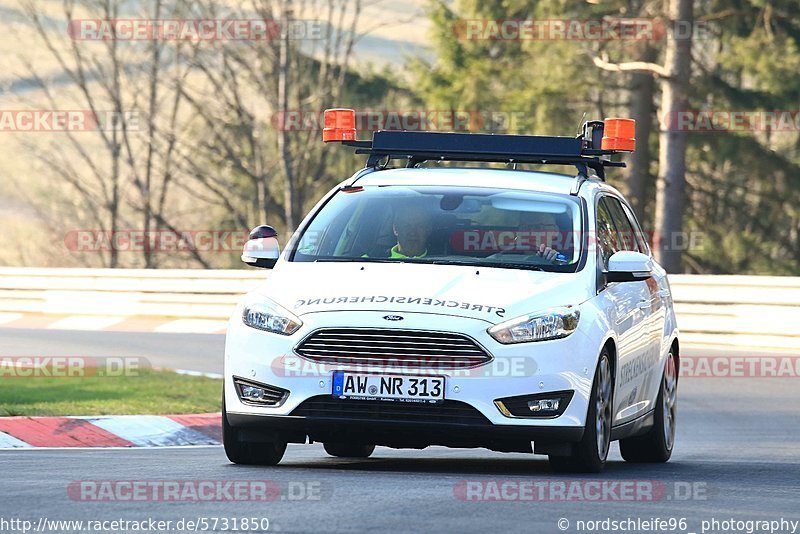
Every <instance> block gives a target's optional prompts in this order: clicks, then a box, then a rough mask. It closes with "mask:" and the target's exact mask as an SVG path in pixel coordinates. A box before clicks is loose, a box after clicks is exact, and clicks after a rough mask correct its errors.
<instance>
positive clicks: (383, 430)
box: [227, 401, 584, 452]
mask: <svg viewBox="0 0 800 534" xmlns="http://www.w3.org/2000/svg"><path fill="white" fill-rule="evenodd" d="M353 402H359V401H353ZM227 418H228V423H229V424H230V425H231V426H235V427H238V428H239V431H240V436H241V437H242V439H245V440H248V441H254V442H258V441H264V442H276V441H278V442H281V441H282V442H287V443H306V442H307V441H320V442H327V441H330V442H353V443H369V444H374V445H382V446H385V447H394V448H412V449H422V448H425V447H427V446H430V445H442V446H445V447H458V448H474V447H486V448H488V449H492V450H496V451H502V452H531V442H533V441H535V442H537V447H539V445H540V442H544V444H547V443H551V442H553V443H571V442H577V441H580V439H581V438H582V437H583V432H584V429H583V428H582V427H569V426H567V427H564V426H560V427H556V426H547V427H532V426H519V425H493V424H491V423H488V422H487V424H461V423H434V422H427V421H422V422H421V421H386V420H381V419H373V420H369V419H352V418H346V419H343V418H335V417H299V416H282V415H249V414H235V413H228V414H227Z"/></svg>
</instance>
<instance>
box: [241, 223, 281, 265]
mask: <svg viewBox="0 0 800 534" xmlns="http://www.w3.org/2000/svg"><path fill="white" fill-rule="evenodd" d="M280 255H281V247H280V244H279V243H278V232H276V231H275V228H273V227H271V226H267V225H265V224H264V225H261V226H256V227H255V228H253V230H252V231H251V232H250V235H249V236H248V238H247V243H245V244H244V250H243V251H242V261H243V262H245V263H246V264H247V265H252V266H253V267H263V268H265V269H272V268H273V267H275V263H276V262H277V261H278V258H279V257H280Z"/></svg>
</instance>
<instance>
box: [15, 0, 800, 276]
mask: <svg viewBox="0 0 800 534" xmlns="http://www.w3.org/2000/svg"><path fill="white" fill-rule="evenodd" d="M6 1H7V0H6ZM669 1H670V0H663V1H648V0H626V1H622V0H609V1H606V0H603V1H599V0H593V1H592V2H584V1H577V0H551V1H533V0H453V1H443V0H433V1H429V0H419V1H417V2H402V1H396V2H395V1H389V0H385V1H384V2H373V3H364V4H362V2H360V1H359V0H350V1H342V0H295V1H291V2H289V1H284V0H231V1H224V0H201V1H197V0H194V1H190V0H169V1H164V0H145V1H143V2H138V3H129V2H123V1H121V0H67V1H66V2H43V1H36V0H26V1H24V2H23V3H16V2H13V3H12V4H10V5H8V6H5V11H6V12H8V13H10V15H9V16H8V17H6V18H7V22H6V24H7V25H9V26H10V27H9V32H10V33H9V35H14V36H15V37H13V40H14V43H11V42H9V41H10V40H11V39H12V38H8V39H6V40H5V41H3V47H4V50H3V52H4V53H5V56H4V57H5V59H4V60H3V61H4V62H5V63H6V65H5V67H6V68H5V69H4V71H5V72H6V74H5V81H4V83H3V86H2V92H1V93H0V102H2V108H3V109H27V108H33V109H36V108H39V109H86V108H88V107H94V108H96V109H100V110H112V111H120V112H130V111H135V113H136V118H137V123H136V124H131V125H129V127H128V128H126V129H123V131H121V132H114V134H115V135H111V134H109V132H104V133H99V132H83V133H72V134H63V133H62V134H56V133H52V134H36V135H34V134H25V133H14V134H11V133H8V132H4V133H3V134H1V135H2V136H3V138H2V139H0V144H1V145H2V147H3V149H4V151H5V152H6V153H7V154H9V155H10V157H8V158H4V162H3V163H0V165H2V166H3V167H0V168H3V170H4V175H5V177H6V180H4V183H3V185H2V186H0V195H1V196H0V222H2V223H3V224H4V226H5V228H6V229H7V230H8V231H7V232H5V235H4V237H3V243H4V245H6V246H4V247H3V251H2V253H0V264H5V265H27V266H97V267H99V266H113V267H153V268H156V267H208V268H211V267H221V268H231V267H234V268H235V267H239V266H240V264H239V261H238V251H227V252H225V253H221V252H219V251H209V252H204V251H201V252H196V253H190V252H182V253H176V254H163V253H147V252H139V253H134V252H131V253H120V254H112V253H110V252H107V251H105V252H100V253H98V252H83V253H80V252H75V251H71V250H68V247H66V246H62V243H63V236H64V235H65V234H66V233H67V232H68V231H70V230H74V229H112V228H114V229H148V230H156V231H162V230H192V229H203V230H209V229H214V230H231V231H246V230H247V229H248V228H250V227H252V226H256V225H258V224H262V223H268V224H272V225H274V226H276V227H277V228H278V229H279V231H281V232H283V233H284V234H287V233H288V232H290V231H291V230H292V229H293V228H294V227H296V225H297V224H298V223H299V221H300V220H301V218H302V216H303V215H304V214H305V213H307V211H308V210H309V209H310V208H311V207H312V206H313V205H314V204H315V203H316V201H317V200H318V199H319V198H320V197H321V196H322V195H323V194H324V193H325V192H326V191H327V190H328V189H329V188H330V187H332V186H334V185H335V184H336V183H338V182H339V181H341V180H342V179H344V178H346V177H348V176H349V175H350V174H352V172H354V171H355V170H356V169H357V168H358V167H360V166H362V165H363V160H362V158H361V157H356V156H354V155H352V153H351V151H349V150H345V149H337V148H336V147H327V148H326V147H324V145H322V143H321V142H320V132H319V129H318V128H317V125H318V123H319V118H320V117H321V112H322V110H324V109H325V108H327V107H352V108H356V109H359V110H376V111H380V110H384V111H385V110H391V111H403V110H440V111H444V110H453V111H479V112H484V113H505V114H506V115H505V116H506V117H513V119H514V120H511V121H509V122H507V123H506V124H505V126H504V128H505V130H504V131H508V132H510V133H536V134H547V135H569V136H572V135H575V134H577V132H578V129H579V126H580V124H581V122H582V120H583V118H584V116H585V118H587V119H593V118H602V117H613V116H623V117H624V116H633V117H635V118H637V120H638V121H639V122H640V123H641V124H643V125H646V124H647V122H648V121H650V123H651V124H650V125H649V126H647V127H646V128H645V131H644V135H643V136H640V138H639V139H638V147H639V150H638V152H637V154H636V156H626V159H628V160H629V161H628V162H629V163H630V165H629V168H628V169H626V170H614V171H612V172H610V173H609V181H610V182H611V183H612V184H613V185H615V186H617V187H618V188H619V189H621V190H622V191H623V192H624V193H626V194H628V196H629V199H630V201H631V202H632V204H633V205H634V208H635V210H636V211H637V214H638V215H639V217H640V219H641V221H642V224H643V226H644V227H645V228H646V229H647V230H648V231H651V230H652V229H653V228H654V224H655V220H654V212H655V202H656V180H657V176H658V175H659V168H658V166H659V162H658V150H659V147H658V144H659V125H660V123H661V121H662V119H663V117H659V109H660V98H661V89H660V80H659V76H658V75H657V74H654V73H652V72H647V71H646V70H642V71H621V72H618V71H614V70H610V69H609V68H608V65H615V64H620V63H625V62H645V63H647V64H656V65H658V64H662V63H663V62H664V61H665V58H664V55H665V39H650V40H600V41H592V40H498V39H468V38H465V37H464V31H465V30H464V24H465V21H469V20H483V21H491V20H503V19H523V20H527V19H537V20H544V19H550V20H567V19H578V20H590V19H591V20H594V19H606V20H610V19H613V18H638V19H645V20H654V19H657V20H664V19H665V17H666V13H667V11H666V10H667V3H668V2H669ZM672 1H676V0H672ZM693 7H694V14H695V18H696V20H697V21H698V22H699V23H700V25H701V27H702V28H703V31H702V32H700V33H696V34H695V38H694V42H693V48H692V55H691V65H692V66H691V77H690V80H689V109H691V110H698V111H702V110H706V111H711V110H722V111H759V110H761V111H767V112H771V111H789V112H791V113H793V116H794V117H795V122H794V124H793V125H792V127H791V128H788V129H787V130H785V131H773V130H770V129H769V128H753V129H744V130H742V131H713V132H689V133H688V134H687V135H688V145H687V150H686V172H685V180H686V186H685V190H683V191H681V192H680V195H681V201H682V211H683V220H682V224H683V231H684V233H685V234H686V235H687V236H692V237H691V239H692V245H693V246H690V247H688V249H687V250H685V251H684V253H683V255H682V258H681V259H682V261H681V267H680V270H682V271H684V272H696V273H721V274H722V273H724V274H731V273H741V274H779V275H791V274H793V275H798V274H800V266H798V265H799V262H800V208H798V206H800V172H799V171H800V134H799V132H798V130H800V125H799V124H798V123H797V121H798V119H797V116H798V110H800V0H779V1H769V0H697V1H695V2H694V5H693ZM113 17H117V18H121V17H130V18H178V17H184V18H214V17H216V18H273V19H279V20H287V19H290V20H300V21H302V20H305V21H308V20H314V21H318V22H319V23H321V24H323V25H324V28H325V30H326V31H325V32H323V33H324V36H323V38H321V39H311V40H309V39H297V40H293V39H274V40H267V41H249V42H242V41H214V42H176V41H144V42H92V41H80V40H74V39H71V38H70V37H69V36H68V35H67V33H66V32H65V31H64V28H65V26H66V25H67V22H68V21H69V20H72V19H77V18H96V19H103V18H113ZM20 42H24V43H25V46H24V47H21V46H19V43H20ZM598 61H599V62H601V63H604V65H605V67H603V66H602V65H599V63H598ZM601 67H603V68H601ZM291 113H296V114H299V116H302V117H304V120H305V121H306V122H305V126H304V127H303V128H300V129H299V130H298V129H294V130H291V131H287V129H286V128H281V127H280V124H281V117H286V116H288V115H287V114H291ZM315 117H316V120H312V119H314V118H315ZM470 124H471V125H472V126H474V128H475V129H476V130H478V131H480V129H481V123H479V122H475V123H473V122H471V123H470ZM363 135H364V134H362V136H363ZM632 157H633V158H638V159H633V160H632V159H631V158H632ZM43 235H49V236H50V237H48V239H47V240H46V242H47V243H48V246H47V247H43V246H42V239H41V238H42V236H43ZM56 249H57V250H56ZM62 249H63V250H62Z"/></svg>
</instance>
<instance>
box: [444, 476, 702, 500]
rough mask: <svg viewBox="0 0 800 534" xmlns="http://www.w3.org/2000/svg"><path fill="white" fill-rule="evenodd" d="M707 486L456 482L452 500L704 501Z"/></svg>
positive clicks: (689, 483)
mask: <svg viewBox="0 0 800 534" xmlns="http://www.w3.org/2000/svg"><path fill="white" fill-rule="evenodd" d="M709 489H710V488H709V487H708V483H707V482H699V481H683V482H682V481H677V482H662V481H660V480H563V479H559V480H547V479H545V480H536V479H499V480H495V479H493V480H460V481H458V482H456V484H455V485H454V486H453V496H454V497H455V498H456V499H458V500H459V501H466V502H661V501H672V500H674V501H706V500H708V498H709V493H710V492H709Z"/></svg>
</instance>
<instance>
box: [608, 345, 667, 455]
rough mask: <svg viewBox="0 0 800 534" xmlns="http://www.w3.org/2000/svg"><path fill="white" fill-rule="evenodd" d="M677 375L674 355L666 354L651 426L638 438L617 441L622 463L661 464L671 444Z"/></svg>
mask: <svg viewBox="0 0 800 534" xmlns="http://www.w3.org/2000/svg"><path fill="white" fill-rule="evenodd" d="M677 401H678V372H677V365H676V364H675V355H674V354H672V352H671V351H670V353H669V354H668V355H667V362H666V364H664V374H663V378H662V379H661V388H660V389H659V392H658V399H657V400H656V409H655V414H654V415H653V427H652V428H651V429H650V430H649V431H648V432H647V434H644V435H642V436H636V437H633V438H627V439H621V440H620V441H619V451H620V453H622V457H623V458H624V459H625V461H626V462H634V463H664V462H666V461H667V460H669V459H670V457H671V456H672V447H673V446H674V445H675V416H676V413H677V404H678V402H677Z"/></svg>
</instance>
